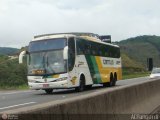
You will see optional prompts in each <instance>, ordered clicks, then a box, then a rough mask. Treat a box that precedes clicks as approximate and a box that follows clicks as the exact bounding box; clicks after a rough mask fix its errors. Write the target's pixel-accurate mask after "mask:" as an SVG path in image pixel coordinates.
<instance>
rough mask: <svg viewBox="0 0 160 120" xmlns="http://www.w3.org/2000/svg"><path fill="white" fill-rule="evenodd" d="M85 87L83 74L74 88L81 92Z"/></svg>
mask: <svg viewBox="0 0 160 120" xmlns="http://www.w3.org/2000/svg"><path fill="white" fill-rule="evenodd" d="M84 89H85V77H84V75H83V76H81V77H80V84H79V86H78V87H76V88H75V90H76V91H77V92H82V91H84Z"/></svg>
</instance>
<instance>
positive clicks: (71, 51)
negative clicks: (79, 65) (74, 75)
mask: <svg viewBox="0 0 160 120" xmlns="http://www.w3.org/2000/svg"><path fill="white" fill-rule="evenodd" d="M74 64H75V40H74V38H69V40H68V68H69V71H71V70H72V69H73V67H74Z"/></svg>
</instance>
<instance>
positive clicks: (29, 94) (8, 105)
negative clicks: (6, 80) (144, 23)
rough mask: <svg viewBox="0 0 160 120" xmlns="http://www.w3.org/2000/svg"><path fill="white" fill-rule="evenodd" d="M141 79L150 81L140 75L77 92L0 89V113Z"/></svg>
mask: <svg viewBox="0 0 160 120" xmlns="http://www.w3.org/2000/svg"><path fill="white" fill-rule="evenodd" d="M143 81H150V79H149V77H141V78H134V79H129V80H120V81H117V83H116V86H115V87H106V88H104V87H102V86H101V85H95V86H93V87H92V88H91V89H89V90H86V91H84V92H79V93H78V92H75V91H74V89H69V90H54V91H53V94H46V93H45V92H44V91H43V90H38V91H34V90H25V91H24V90H23V91H0V113H3V111H6V110H12V109H16V108H21V107H25V106H33V105H36V104H42V103H46V102H50V101H59V100H64V99H67V98H71V97H75V96H80V95H84V94H89V93H93V92H97V91H99V90H102V89H108V90H110V89H114V88H116V87H120V86H126V85H131V84H137V83H140V82H143Z"/></svg>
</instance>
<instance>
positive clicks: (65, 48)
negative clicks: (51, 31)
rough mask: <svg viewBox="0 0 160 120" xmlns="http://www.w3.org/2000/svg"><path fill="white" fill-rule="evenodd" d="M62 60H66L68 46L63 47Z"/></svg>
mask: <svg viewBox="0 0 160 120" xmlns="http://www.w3.org/2000/svg"><path fill="white" fill-rule="evenodd" d="M63 59H64V60H67V59H68V46H66V47H64V50H63Z"/></svg>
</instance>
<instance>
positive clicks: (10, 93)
mask: <svg viewBox="0 0 160 120" xmlns="http://www.w3.org/2000/svg"><path fill="white" fill-rule="evenodd" d="M29 92H33V91H19V92H9V93H0V95H12V94H18V93H29Z"/></svg>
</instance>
